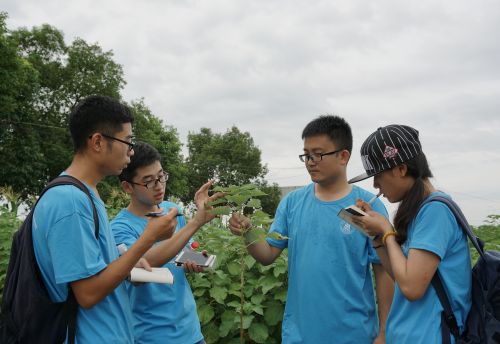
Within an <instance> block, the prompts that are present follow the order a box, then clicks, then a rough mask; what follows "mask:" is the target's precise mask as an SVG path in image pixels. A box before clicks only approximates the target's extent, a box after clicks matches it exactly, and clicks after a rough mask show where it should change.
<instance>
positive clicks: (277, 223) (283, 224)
mask: <svg viewBox="0 0 500 344" xmlns="http://www.w3.org/2000/svg"><path fill="white" fill-rule="evenodd" d="M288 200H289V197H288V196H285V198H284V199H283V200H282V201H281V202H280V204H279V205H278V209H276V214H275V216H274V221H273V223H272V225H271V228H270V229H269V233H272V232H276V233H279V234H281V235H283V236H286V237H288V211H287V209H288ZM266 240H267V242H268V243H269V245H271V246H273V247H277V248H281V249H284V248H286V247H288V240H286V239H284V240H276V239H272V238H267V239H266Z"/></svg>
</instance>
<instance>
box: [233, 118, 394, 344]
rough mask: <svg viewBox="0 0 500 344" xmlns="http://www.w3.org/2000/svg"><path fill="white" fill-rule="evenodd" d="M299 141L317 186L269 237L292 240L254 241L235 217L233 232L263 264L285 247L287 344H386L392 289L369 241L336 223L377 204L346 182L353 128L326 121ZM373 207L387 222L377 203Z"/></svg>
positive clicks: (290, 200)
mask: <svg viewBox="0 0 500 344" xmlns="http://www.w3.org/2000/svg"><path fill="white" fill-rule="evenodd" d="M302 138H303V140H304V154H302V155H300V156H299V158H300V160H301V161H303V162H304V163H305V167H306V169H307V171H308V172H309V175H310V176H311V180H312V181H313V183H311V184H309V185H307V186H305V187H303V188H301V189H298V190H295V191H293V192H291V193H290V194H288V195H287V196H286V197H285V198H284V199H283V200H282V201H281V202H280V204H279V206H278V209H277V211H276V215H275V219H274V222H273V224H272V226H271V232H274V231H275V232H278V233H280V234H282V235H283V236H285V237H287V238H288V239H287V240H274V239H270V238H269V239H267V241H260V242H252V235H251V231H247V230H246V229H247V228H249V227H250V223H249V221H248V219H247V218H245V217H243V216H241V215H239V214H233V216H232V217H231V219H230V222H229V226H230V229H231V231H232V232H233V233H234V234H236V235H242V234H244V235H245V237H246V238H247V240H248V242H249V243H251V242H252V243H251V244H250V245H249V246H248V251H249V253H250V254H251V255H252V256H253V257H254V258H255V259H256V260H257V261H259V262H260V263H262V264H264V265H268V264H271V263H272V262H274V260H275V259H276V258H277V257H278V256H279V255H280V253H281V251H283V249H284V248H288V279H289V281H288V295H287V300H286V305H285V313H284V316H283V325H282V343H284V344H291V343H306V344H321V343H325V344H326V343H336V344H347V343H356V344H371V343H377V344H382V343H385V322H386V319H387V314H388V312H389V308H390V304H391V300H392V296H393V293H394V285H393V282H392V281H391V279H390V278H389V276H388V275H387V273H385V271H384V269H383V268H382V266H381V265H380V261H379V259H378V257H377V255H376V253H375V251H374V249H373V247H372V240H371V239H370V238H369V237H368V236H365V235H364V234H362V233H361V232H360V231H358V230H356V229H354V228H353V227H351V225H349V223H347V222H345V221H343V220H342V219H340V218H339V217H338V216H337V214H338V212H339V211H340V210H341V209H342V208H345V207H347V206H349V205H353V204H354V203H355V202H356V199H358V198H360V199H364V200H369V199H371V198H372V197H373V195H372V194H371V193H369V192H367V191H365V190H363V189H361V188H359V187H353V186H350V185H349V184H348V183H347V176H346V167H347V163H348V161H349V158H350V155H351V150H352V134H351V128H350V127H349V124H347V122H346V121H345V120H344V119H342V118H340V117H337V116H321V117H319V118H317V119H315V120H313V121H312V122H310V123H309V124H308V125H307V126H306V127H305V129H304V131H303V132H302ZM373 208H374V209H375V210H377V211H378V212H380V213H382V214H383V215H384V216H387V212H386V210H385V208H384V206H383V205H382V202H380V200H376V201H375V202H374V203H373ZM370 265H373V272H374V275H375V282H376V287H377V289H376V291H377V292H376V296H377V301H378V308H377V307H376V305H375V296H374V292H373V285H372V274H371V269H370ZM377 311H378V324H377Z"/></svg>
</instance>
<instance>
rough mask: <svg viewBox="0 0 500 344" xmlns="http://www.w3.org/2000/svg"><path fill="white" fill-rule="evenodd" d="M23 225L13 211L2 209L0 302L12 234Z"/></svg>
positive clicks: (0, 222)
mask: <svg viewBox="0 0 500 344" xmlns="http://www.w3.org/2000/svg"><path fill="white" fill-rule="evenodd" d="M20 225H21V221H20V220H18V219H17V218H16V216H15V215H14V213H13V212H11V211H8V210H7V209H6V208H5V207H4V208H3V209H0V303H1V301H2V295H3V286H4V283H5V275H6V273H7V267H8V265H9V256H10V246H11V244H12V235H13V234H14V232H15V231H16V230H17V229H18V228H19V226H20Z"/></svg>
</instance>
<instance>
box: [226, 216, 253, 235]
mask: <svg viewBox="0 0 500 344" xmlns="http://www.w3.org/2000/svg"><path fill="white" fill-rule="evenodd" d="M250 227H251V223H250V220H249V219H248V218H247V217H245V216H243V215H241V214H239V213H233V215H231V218H230V219H229V229H230V230H231V233H233V234H234V235H243V233H245V232H246V230H247V229H248V228H250Z"/></svg>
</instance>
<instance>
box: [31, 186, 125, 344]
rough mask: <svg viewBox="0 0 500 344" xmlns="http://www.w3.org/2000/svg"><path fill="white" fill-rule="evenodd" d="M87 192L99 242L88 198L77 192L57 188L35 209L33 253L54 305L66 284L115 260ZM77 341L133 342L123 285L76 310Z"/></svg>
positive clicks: (101, 209)
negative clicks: (96, 220)
mask: <svg viewBox="0 0 500 344" xmlns="http://www.w3.org/2000/svg"><path fill="white" fill-rule="evenodd" d="M89 190H90V193H91V194H92V198H93V200H94V203H95V206H96V208H97V214H98V217H99V226H100V228H99V240H97V239H96V238H95V227H94V217H93V212H92V205H91V203H90V200H89V199H88V197H87V195H85V193H84V192H83V191H81V190H79V189H78V188H76V187H74V186H71V185H64V186H56V187H54V188H52V189H50V190H48V191H47V192H46V193H45V195H43V197H42V198H41V200H40V201H39V202H38V204H37V206H36V208H35V212H34V216H33V227H32V228H33V246H34V251H35V255H36V259H37V262H38V265H39V267H40V270H41V272H42V276H43V280H44V282H45V285H46V286H47V289H48V292H49V296H50V298H51V299H52V301H55V302H61V301H64V300H66V298H67V295H68V283H69V282H73V281H77V280H80V279H83V278H87V277H90V276H94V275H96V274H97V273H99V272H100V271H101V270H103V269H104V268H106V266H107V265H108V264H110V263H111V262H112V261H113V260H115V259H117V258H118V251H117V249H116V243H115V239H114V238H113V235H112V233H111V229H110V226H109V222H108V216H107V214H106V209H105V206H104V203H103V202H102V200H101V199H100V198H98V197H96V195H95V194H94V193H93V191H92V190H91V189H90V188H89ZM76 342H77V343H116V344H126V343H132V342H133V334H132V313H131V309H130V304H129V300H128V295H127V292H126V289H125V284H124V283H122V284H120V285H119V286H118V287H117V288H116V289H115V290H113V292H112V293H111V294H109V295H108V296H106V297H105V298H104V299H103V300H101V301H100V302H99V303H97V304H96V305H95V306H93V307H92V308H90V309H85V308H82V307H79V308H78V315H77V329H76Z"/></svg>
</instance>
